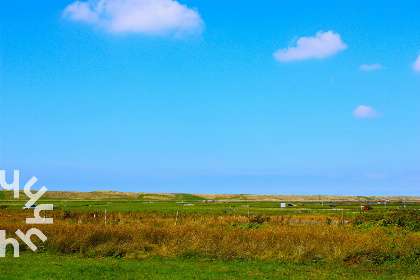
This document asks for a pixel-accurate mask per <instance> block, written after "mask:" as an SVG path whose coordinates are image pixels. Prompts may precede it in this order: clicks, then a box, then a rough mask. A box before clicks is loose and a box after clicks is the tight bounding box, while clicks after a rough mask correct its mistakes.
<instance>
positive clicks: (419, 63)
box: [413, 55, 420, 71]
mask: <svg viewBox="0 0 420 280" xmlns="http://www.w3.org/2000/svg"><path fill="white" fill-rule="evenodd" d="M413 69H414V70H416V71H420V55H419V56H418V57H417V59H416V61H415V62H414V64H413Z"/></svg>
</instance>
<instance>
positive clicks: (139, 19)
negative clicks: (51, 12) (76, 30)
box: [63, 0, 204, 34]
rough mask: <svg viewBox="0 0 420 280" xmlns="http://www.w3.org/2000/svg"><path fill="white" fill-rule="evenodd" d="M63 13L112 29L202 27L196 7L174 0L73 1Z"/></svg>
mask: <svg viewBox="0 0 420 280" xmlns="http://www.w3.org/2000/svg"><path fill="white" fill-rule="evenodd" d="M63 17H65V18H68V19H70V20H74V21H82V22H85V23H88V24H91V25H94V26H95V27H98V28H103V29H105V30H107V31H108V32H112V33H117V32H135V33H145V34H167V33H168V32H169V33H175V34H183V33H201V31H202V29H203V27H204V22H203V20H202V19H201V16H200V15H199V13H198V12H197V10H195V9H191V8H188V7H187V6H186V5H181V4H180V3H178V2H177V1H174V0H87V1H85V2H83V1H75V2H73V3H72V4H70V5H68V6H67V7H66V8H65V9H64V11H63Z"/></svg>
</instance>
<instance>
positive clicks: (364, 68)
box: [359, 63, 384, 71]
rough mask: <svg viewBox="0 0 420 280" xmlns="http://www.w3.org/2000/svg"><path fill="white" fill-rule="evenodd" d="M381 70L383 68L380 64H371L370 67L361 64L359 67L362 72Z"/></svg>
mask: <svg viewBox="0 0 420 280" xmlns="http://www.w3.org/2000/svg"><path fill="white" fill-rule="evenodd" d="M382 68H384V67H383V66H382V65H381V64H379V63H375V64H372V65H369V64H363V65H362V66H360V68H359V69H360V70H363V71H371V70H376V69H382Z"/></svg>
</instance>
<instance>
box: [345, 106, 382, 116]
mask: <svg viewBox="0 0 420 280" xmlns="http://www.w3.org/2000/svg"><path fill="white" fill-rule="evenodd" d="M352 114H353V116H354V117H355V118H359V119H370V118H379V117H381V116H382V114H380V113H378V112H377V111H375V110H374V109H373V108H372V107H369V106H365V105H359V107H357V108H356V109H355V110H354V111H353V113H352Z"/></svg>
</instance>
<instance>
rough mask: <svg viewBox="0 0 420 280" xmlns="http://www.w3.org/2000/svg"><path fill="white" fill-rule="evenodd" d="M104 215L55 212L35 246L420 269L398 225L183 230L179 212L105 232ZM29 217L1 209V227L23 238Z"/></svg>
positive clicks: (205, 216)
mask: <svg viewBox="0 0 420 280" xmlns="http://www.w3.org/2000/svg"><path fill="white" fill-rule="evenodd" d="M103 215H104V213H99V212H95V211H90V212H89V211H77V210H58V211H54V212H53V218H54V224H52V225H37V226H36V227H37V228H38V229H40V230H41V231H42V232H43V233H44V234H45V235H46V236H47V237H48V239H47V241H46V242H45V243H42V242H40V241H39V240H38V239H37V238H36V237H33V239H32V240H33V242H34V243H35V244H37V245H38V246H39V248H40V250H41V251H48V252H51V253H60V254H80V255H82V256H85V257H96V258H101V257H126V258H147V257H161V258H200V259H224V260H232V259H246V260H272V261H280V262H284V263H308V262H347V263H360V262H372V263H383V262H388V261H392V262H396V261H399V262H406V263H419V262H420V233H419V232H416V231H413V230H411V229H410V228H405V227H401V226H398V224H395V225H391V224H389V225H387V226H386V227H384V226H382V225H381V224H378V223H376V224H368V223H367V222H368V221H369V219H366V221H363V222H360V221H351V222H349V223H347V224H342V223H338V219H339V218H334V217H328V216H321V215H318V216H313V215H312V216H310V215H306V216H305V215H298V216H291V215H285V216H281V215H278V216H261V215H252V216H251V217H250V222H249V223H248V217H246V216H241V215H234V214H225V215H223V214H221V215H216V214H214V213H194V212H189V213H187V212H182V213H180V214H179V217H178V223H177V225H175V223H174V222H175V215H176V213H174V212H154V211H148V212H147V211H143V212H137V211H136V212H109V213H108V217H107V225H106V226H105V225H104V217H103ZM26 216H27V212H24V211H20V210H8V209H5V210H0V228H1V229H4V230H6V231H7V233H8V237H9V236H10V237H14V238H16V236H14V234H13V232H14V231H16V230H17V229H19V228H20V229H21V230H22V231H23V232H26V230H28V229H29V228H31V227H33V226H32V225H26V224H25V223H24V221H25V217H26ZM382 220H383V219H382ZM365 222H366V223H365ZM361 225H364V226H361ZM366 225H369V226H366ZM25 248H26V246H25V245H23V244H22V249H25ZM9 249H11V248H9ZM26 249H28V248H26ZM28 250H29V249H28Z"/></svg>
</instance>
